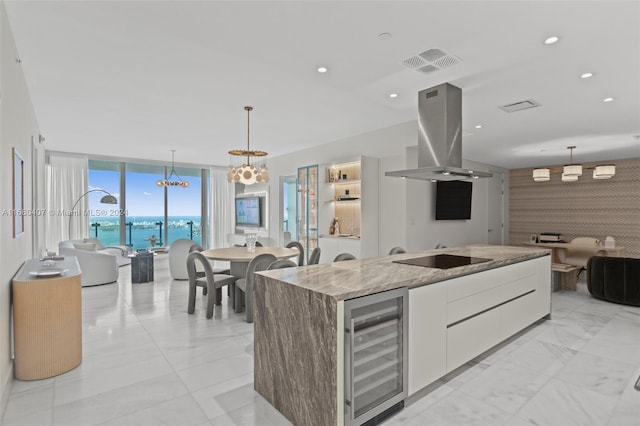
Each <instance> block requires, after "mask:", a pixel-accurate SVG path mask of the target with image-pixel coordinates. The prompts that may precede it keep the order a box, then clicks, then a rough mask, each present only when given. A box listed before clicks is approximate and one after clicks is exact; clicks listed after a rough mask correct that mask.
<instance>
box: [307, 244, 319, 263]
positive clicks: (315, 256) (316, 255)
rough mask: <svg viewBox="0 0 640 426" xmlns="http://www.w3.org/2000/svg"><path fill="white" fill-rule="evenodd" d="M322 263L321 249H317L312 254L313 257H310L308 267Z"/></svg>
mask: <svg viewBox="0 0 640 426" xmlns="http://www.w3.org/2000/svg"><path fill="white" fill-rule="evenodd" d="M318 262H320V247H316V248H314V249H313V251H312V252H311V256H309V262H308V263H307V265H317V264H318Z"/></svg>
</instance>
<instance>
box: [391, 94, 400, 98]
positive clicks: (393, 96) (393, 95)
mask: <svg viewBox="0 0 640 426" xmlns="http://www.w3.org/2000/svg"><path fill="white" fill-rule="evenodd" d="M389 97H390V98H397V97H398V94H397V93H389Z"/></svg>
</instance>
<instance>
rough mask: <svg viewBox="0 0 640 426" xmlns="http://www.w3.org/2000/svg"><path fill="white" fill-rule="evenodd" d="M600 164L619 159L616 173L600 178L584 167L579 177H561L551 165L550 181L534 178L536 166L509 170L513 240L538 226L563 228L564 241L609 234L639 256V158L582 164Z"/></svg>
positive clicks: (522, 238)
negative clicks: (533, 173)
mask: <svg viewBox="0 0 640 426" xmlns="http://www.w3.org/2000/svg"><path fill="white" fill-rule="evenodd" d="M596 164H615V165H616V175H615V176H614V177H612V178H611V179H603V180H598V179H593V178H592V176H591V174H592V171H591V170H583V174H582V176H581V177H580V178H579V179H578V181H577V182H562V181H561V180H560V178H561V174H562V172H561V171H560V169H559V168H558V166H553V167H551V169H552V171H551V180H550V181H548V182H534V181H533V178H532V177H531V175H532V170H533V169H532V168H527V169H514V170H511V171H510V178H509V243H510V244H514V245H517V244H521V243H522V242H523V241H529V238H530V235H531V234H535V233H540V232H560V233H561V234H562V235H563V236H564V239H565V241H571V240H572V239H573V238H576V237H593V238H598V239H604V238H605V237H606V236H608V235H610V236H612V237H614V238H615V240H616V245H620V246H624V247H626V248H627V251H626V254H627V255H629V256H633V257H640V158H633V159H625V160H614V161H604V162H599V163H590V164H583V166H584V167H593V166H595V165H596ZM584 167H583V168H584ZM554 168H555V170H554Z"/></svg>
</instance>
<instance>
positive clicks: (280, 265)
mask: <svg viewBox="0 0 640 426" xmlns="http://www.w3.org/2000/svg"><path fill="white" fill-rule="evenodd" d="M297 267H298V265H297V264H296V262H294V261H293V260H289V259H278V260H276V261H275V262H272V263H271V264H270V265H269V267H268V268H267V270H272V269H284V268H297Z"/></svg>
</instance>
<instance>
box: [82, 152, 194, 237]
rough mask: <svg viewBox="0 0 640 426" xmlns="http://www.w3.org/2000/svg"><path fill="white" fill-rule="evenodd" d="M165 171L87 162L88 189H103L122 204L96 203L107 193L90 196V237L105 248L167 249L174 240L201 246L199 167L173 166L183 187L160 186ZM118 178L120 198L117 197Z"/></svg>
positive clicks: (146, 166)
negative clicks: (179, 239) (183, 239)
mask: <svg viewBox="0 0 640 426" xmlns="http://www.w3.org/2000/svg"><path fill="white" fill-rule="evenodd" d="M121 170H122V171H121ZM168 171H170V168H169V170H167V167H166V166H162V165H156V164H142V163H122V162H116V161H104V160H89V187H90V188H89V189H101V190H104V191H107V192H109V193H110V194H112V195H114V196H116V198H118V201H119V203H120V204H119V205H104V204H100V198H101V197H102V196H103V195H105V194H104V193H101V192H99V191H96V192H94V193H92V194H90V195H89V197H90V198H89V208H90V210H91V212H92V216H91V220H90V229H89V232H90V235H91V236H92V237H94V236H95V237H98V238H99V239H100V241H101V242H102V243H103V244H104V245H106V246H114V245H125V244H126V245H129V246H130V247H132V248H133V249H143V248H153V247H162V246H169V245H170V244H171V243H172V242H173V241H175V240H176V239H178V238H189V239H192V240H193V241H194V242H196V243H197V244H199V245H202V246H205V245H206V241H205V242H203V241H202V235H203V233H204V232H205V229H206V225H207V221H206V220H204V221H203V220H202V215H201V212H202V205H203V203H206V200H203V199H202V195H201V194H202V193H203V189H202V186H203V185H206V184H207V183H206V182H203V180H202V177H201V176H202V169H199V168H192V167H176V173H178V175H180V177H181V178H182V179H184V180H187V181H188V182H189V186H188V187H187V188H184V187H167V188H164V187H160V186H158V185H157V184H156V181H157V180H159V179H162V178H164V176H165V173H168ZM121 180H122V182H124V188H125V191H124V194H120V187H121V186H120V181H121ZM205 193H206V191H205ZM121 195H124V197H121ZM121 213H122V214H121ZM203 243H204V244H203Z"/></svg>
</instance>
